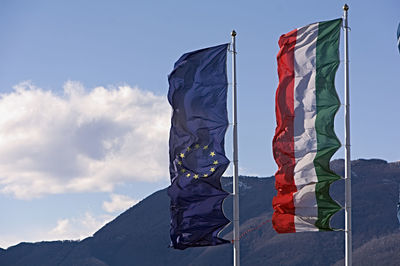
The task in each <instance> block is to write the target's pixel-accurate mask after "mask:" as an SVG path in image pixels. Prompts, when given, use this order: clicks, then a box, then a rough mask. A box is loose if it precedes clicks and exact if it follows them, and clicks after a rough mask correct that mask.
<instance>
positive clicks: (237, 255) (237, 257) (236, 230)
mask: <svg viewBox="0 0 400 266" xmlns="http://www.w3.org/2000/svg"><path fill="white" fill-rule="evenodd" d="M231 36H232V84H233V86H232V87H233V265H234V266H240V252H239V247H240V242H239V241H240V239H239V168H238V134H237V92H236V85H237V84H236V31H234V30H233V31H232V33H231Z"/></svg>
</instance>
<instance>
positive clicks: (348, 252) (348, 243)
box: [343, 4, 352, 266]
mask: <svg viewBox="0 0 400 266" xmlns="http://www.w3.org/2000/svg"><path fill="white" fill-rule="evenodd" d="M348 10H349V6H348V5H347V4H345V5H344V6H343V11H344V91H345V92H344V95H345V96H344V102H345V103H344V105H345V109H344V116H345V134H344V138H345V166H344V167H345V176H344V181H345V265H346V266H351V265H352V240H351V165H350V164H351V160H350V93H349V39H348V32H349V26H348V21H347V11H348Z"/></svg>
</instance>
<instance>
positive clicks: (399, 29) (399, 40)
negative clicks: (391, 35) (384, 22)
mask: <svg viewBox="0 0 400 266" xmlns="http://www.w3.org/2000/svg"><path fill="white" fill-rule="evenodd" d="M397 47H399V52H400V23H399V27H398V28H397Z"/></svg>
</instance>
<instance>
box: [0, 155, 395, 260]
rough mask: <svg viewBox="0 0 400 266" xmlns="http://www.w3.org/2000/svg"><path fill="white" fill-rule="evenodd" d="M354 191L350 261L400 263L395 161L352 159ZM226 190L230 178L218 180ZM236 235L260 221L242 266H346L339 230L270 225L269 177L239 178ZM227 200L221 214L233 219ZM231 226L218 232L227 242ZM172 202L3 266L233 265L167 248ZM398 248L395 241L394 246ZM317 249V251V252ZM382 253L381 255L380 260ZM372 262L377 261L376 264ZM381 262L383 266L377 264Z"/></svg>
mask: <svg viewBox="0 0 400 266" xmlns="http://www.w3.org/2000/svg"><path fill="white" fill-rule="evenodd" d="M331 168H332V169H333V170H334V171H335V172H337V173H338V174H339V175H343V172H344V160H342V159H339V160H334V161H332V162H331ZM352 174H353V178H352V186H353V195H352V200H353V212H352V216H353V250H354V253H353V264H354V265H376V264H373V263H372V262H374V263H376V262H377V259H376V258H378V259H379V264H380V265H400V252H398V248H397V246H395V244H396V241H397V240H400V233H399V223H398V221H397V216H396V205H397V200H398V184H399V183H400V162H393V163H388V162H387V161H385V160H381V159H369V160H367V159H359V160H355V161H352ZM221 181H222V183H223V186H224V189H225V190H227V191H231V186H232V185H231V183H232V178H231V177H223V178H222V179H221ZM240 182H241V184H242V188H245V189H242V190H241V191H240V192H241V194H240V212H241V213H240V215H241V228H240V229H241V232H242V233H243V232H246V231H247V230H249V229H251V228H254V227H256V226H257V225H260V224H263V223H264V225H262V226H261V227H260V228H258V229H257V230H253V231H251V232H250V233H248V234H246V235H245V236H244V237H243V238H242V239H241V264H242V265H244V266H245V265H265V263H266V262H268V263H269V264H271V265H281V264H282V263H283V262H284V263H283V264H285V265H343V257H344V248H343V244H344V234H343V233H342V232H320V233H296V234H276V233H275V231H274V230H273V229H272V225H271V223H270V222H266V221H267V220H269V219H270V218H271V216H272V212H273V210H272V206H271V201H272V197H273V196H274V195H275V189H274V179H273V178H262V177H240ZM331 195H332V197H333V198H334V199H335V200H337V201H338V202H340V203H341V204H342V206H343V202H344V196H343V195H344V182H343V180H341V181H337V182H335V183H334V184H332V186H331ZM231 206H232V198H231V197H228V198H227V200H226V201H225V202H224V211H225V213H226V215H227V217H228V218H230V219H231V217H232V208H231ZM343 217H344V215H343V212H340V213H338V214H336V215H335V216H334V217H333V219H332V226H333V227H335V228H343V226H344V219H343ZM231 231H232V225H230V226H229V227H227V228H226V229H225V230H224V231H223V232H222V234H221V235H222V237H225V238H226V239H231V234H232V232H231ZM169 242H170V240H169V198H168V196H167V193H166V189H163V190H159V191H157V192H155V193H153V194H151V195H150V196H148V197H147V198H146V199H144V200H142V201H141V202H139V203H138V204H136V205H134V206H133V207H131V208H129V209H128V210H127V211H125V212H124V213H122V214H120V215H119V216H118V217H117V218H115V219H114V220H113V221H111V222H109V223H108V224H106V225H105V226H103V227H102V228H101V229H99V230H98V231H97V232H96V233H95V234H94V235H93V236H92V237H88V238H86V239H84V240H82V241H53V242H38V243H20V244H18V245H16V246H13V247H10V248H8V249H6V250H3V251H2V250H0V265H101V266H104V265H174V266H175V265H232V257H233V254H232V246H231V245H229V244H227V245H221V246H216V247H203V248H189V249H186V250H184V251H179V250H174V249H171V248H168V245H169ZM397 243H398V241H397ZM316 251H318V252H316ZM380 255H384V256H380ZM374 258H375V259H374ZM381 263H384V264H381Z"/></svg>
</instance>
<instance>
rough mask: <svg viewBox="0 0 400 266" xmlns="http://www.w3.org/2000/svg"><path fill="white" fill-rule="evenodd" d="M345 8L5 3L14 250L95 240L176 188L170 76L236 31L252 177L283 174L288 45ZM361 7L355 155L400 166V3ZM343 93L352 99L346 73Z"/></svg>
mask: <svg viewBox="0 0 400 266" xmlns="http://www.w3.org/2000/svg"><path fill="white" fill-rule="evenodd" d="M344 3H345V2H343V1H294V0H290V1H289V0H286V1H283V0H279V1H278V0H276V1H225V0H222V1H209V0H206V1H183V0H180V1H178V0H177V1H160V0H157V1H122V0H118V1H74V0H70V1H44V0H38V1H22V0H21V1H11V0H4V1H1V3H0V33H1V34H0V93H1V96H0V113H1V114H2V115H1V116H0V213H2V215H1V216H0V247H3V248H6V247H8V246H10V245H15V244H17V243H19V242H21V241H40V240H54V239H79V238H81V239H82V238H84V237H86V236H89V235H90V234H92V233H93V232H95V231H96V230H97V229H99V228H100V227H101V226H102V225H103V224H104V223H105V222H108V221H110V220H112V219H113V218H115V217H116V216H117V215H118V214H120V213H121V212H123V211H124V210H125V209H127V208H128V207H129V206H132V205H133V204H135V202H137V201H138V200H141V199H143V198H144V197H146V196H147V195H149V194H151V193H152V192H154V191H156V190H158V189H161V188H164V187H166V186H168V184H169V177H168V157H167V156H168V154H167V152H168V150H167V149H168V147H167V140H168V131H169V119H170V109H169V106H168V103H167V99H166V94H167V90H168V84H167V75H168V73H169V72H170V71H171V70H172V66H173V64H174V62H175V61H176V60H177V59H178V58H179V57H180V56H181V55H182V54H183V53H185V52H188V51H192V50H196V49H199V48H203V47H207V46H212V45H217V44H221V43H226V42H230V32H231V30H232V29H235V30H236V31H237V33H238V36H237V49H238V58H237V60H238V61H237V64H238V65H237V72H238V77H237V78H238V90H239V91H238V97H239V99H238V100H239V102H238V105H239V106H238V112H239V164H240V169H241V170H240V174H245V175H259V176H271V175H273V173H274V172H275V171H276V164H275V162H274V160H273V157H272V152H271V141H272V137H273V134H274V129H275V114H274V108H275V107H274V96H275V90H276V87H277V71H276V54H277V52H278V45H277V41H278V39H279V36H280V35H281V34H283V33H286V32H288V31H290V30H292V29H294V28H297V27H301V26H304V25H306V24H309V23H313V22H317V21H323V20H329V19H334V18H337V17H341V16H342V6H343V4H344ZM347 3H348V4H349V6H350V10H349V25H350V27H351V32H350V88H351V138H352V158H353V159H357V158H382V159H386V160H388V161H398V160H400V151H399V150H398V149H397V146H398V145H397V143H398V135H399V134H398V131H399V126H398V125H399V123H398V121H399V118H398V114H399V106H398V99H399V98H400V86H399V85H398V84H399V82H398V79H399V76H400V55H399V53H398V50H397V47H396V42H397V41H396V30H397V25H398V23H399V21H400V15H399V14H400V2H399V1H397V0H385V1H382V2H380V3H379V4H376V1H361V0H358V1H347ZM341 49H342V48H341ZM341 55H342V56H343V53H341ZM228 67H229V70H230V62H229V63H228ZM229 72H230V71H229ZM336 87H337V91H338V93H339V95H340V97H341V99H342V102H343V65H341V66H340V67H339V70H338V73H337V78H336ZM229 97H231V94H230V93H229ZM228 102H229V104H230V102H231V101H230V100H229V101H228ZM229 108H230V106H229ZM336 132H337V135H338V136H339V138H340V139H343V109H341V110H340V111H339V113H338V115H337V119H336ZM231 134H232V132H231V131H230V130H229V131H228V132H227V138H226V146H227V154H228V155H230V154H231V151H232V149H231V137H230V136H231ZM230 157H231V156H230ZM342 157H343V149H341V150H339V151H338V152H337V154H336V155H335V158H342ZM228 171H229V170H228ZM228 174H229V172H228Z"/></svg>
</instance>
